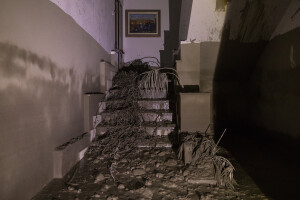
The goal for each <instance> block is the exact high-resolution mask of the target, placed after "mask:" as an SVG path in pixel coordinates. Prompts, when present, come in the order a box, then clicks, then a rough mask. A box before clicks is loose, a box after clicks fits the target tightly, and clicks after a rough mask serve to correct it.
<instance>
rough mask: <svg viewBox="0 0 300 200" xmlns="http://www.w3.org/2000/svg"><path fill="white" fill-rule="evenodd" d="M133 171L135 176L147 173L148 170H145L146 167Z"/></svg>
mask: <svg viewBox="0 0 300 200" xmlns="http://www.w3.org/2000/svg"><path fill="white" fill-rule="evenodd" d="M132 173H133V175H134V176H140V175H143V174H145V173H146V172H145V170H144V169H134V170H133V171H132Z"/></svg>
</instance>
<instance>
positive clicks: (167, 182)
mask: <svg viewBox="0 0 300 200" xmlns="http://www.w3.org/2000/svg"><path fill="white" fill-rule="evenodd" d="M162 185H163V186H165V187H167V188H177V184H175V183H172V182H169V181H164V182H163V184H162Z"/></svg>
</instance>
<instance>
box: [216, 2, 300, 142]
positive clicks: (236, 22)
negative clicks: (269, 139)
mask: <svg viewBox="0 0 300 200" xmlns="http://www.w3.org/2000/svg"><path fill="white" fill-rule="evenodd" d="M295 2H296V3H297V1H285V2H283V1H279V0H276V1H271V0H268V1H265V2H261V1H258V0H253V1H251V2H250V1H231V3H230V4H229V5H228V11H227V13H226V22H225V27H224V31H223V36H222V41H221V45H220V50H219V55H218V62H217V66H216V70H215V75H214V97H213V99H214V108H215V115H214V119H215V120H214V121H215V126H216V127H215V128H216V130H217V131H218V132H222V130H223V129H224V128H232V129H235V128H239V127H240V128H241V127H256V126H260V128H262V129H263V130H266V131H268V130H271V129H273V130H272V131H275V132H280V134H283V135H288V136H293V135H294V136H295V135H299V127H298V128H297V129H298V130H297V129H295V128H296V127H297V125H296V123H297V122H294V121H296V117H297V116H299V113H298V114H297V111H293V112H291V111H292V110H293V109H296V108H299V105H298V103H296V100H297V98H298V97H297V96H298V94H297V93H296V91H297V89H296V87H297V85H299V84H298V82H297V81H298V79H297V78H296V76H297V73H298V72H297V70H298V69H297V67H295V68H294V69H291V67H290V61H289V55H290V47H291V44H293V45H294V53H296V52H297V51H298V48H299V47H298V44H296V43H297V41H299V36H298V38H297V30H296V29H295V30H294V32H293V31H291V32H288V33H286V32H282V31H278V30H277V29H276V28H277V27H278V25H279V24H282V23H283V24H285V23H287V22H288V21H285V22H282V19H284V18H285V17H284V16H285V15H287V13H289V14H291V15H293V14H294V13H290V12H287V11H288V8H289V7H291V5H292V4H293V3H295ZM292 7H294V8H295V9H296V8H297V6H296V7H295V5H292ZM257 10H259V12H256V11H257ZM288 19H289V20H290V19H291V18H290V17H288ZM298 21H299V20H298ZM275 30H277V32H280V33H283V35H282V36H277V37H275V38H274V34H273V33H274V32H275ZM272 35H273V36H272ZM284 35H286V36H284ZM289 36H290V38H288V37H289ZM271 37H273V38H274V39H272V40H270V39H271ZM292 41H293V42H292ZM298 43H299V42H298ZM295 59H296V56H295ZM296 63H297V61H296ZM289 70H294V71H293V72H292V71H289ZM293 76H295V78H293ZM287 93H288V96H286V94H287ZM284 96H285V97H286V98H287V99H289V100H287V99H286V103H284V102H281V100H283V98H284ZM279 104H281V105H279ZM283 104H289V105H285V106H286V107H284V106H283ZM288 113H290V114H291V115H290V116H289V114H288ZM298 118H299V117H298ZM282 120H284V122H283V123H281V122H282ZM298 124H299V123H298ZM287 126H291V127H287ZM271 127H272V128H271ZM284 127H285V128H284ZM288 129H290V130H288ZM292 130H293V131H292ZM292 132H293V133H292Z"/></svg>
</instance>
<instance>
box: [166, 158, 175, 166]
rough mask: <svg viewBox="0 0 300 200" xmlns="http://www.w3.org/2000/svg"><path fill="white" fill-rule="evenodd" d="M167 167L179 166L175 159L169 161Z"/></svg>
mask: <svg viewBox="0 0 300 200" xmlns="http://www.w3.org/2000/svg"><path fill="white" fill-rule="evenodd" d="M165 165H167V166H170V167H172V166H176V165H177V160H175V159H168V160H167V162H166V163H165Z"/></svg>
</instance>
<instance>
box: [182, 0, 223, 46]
mask: <svg viewBox="0 0 300 200" xmlns="http://www.w3.org/2000/svg"><path fill="white" fill-rule="evenodd" d="M183 1H184V0H183ZM224 19H225V11H219V10H216V1H215V0H193V5H192V13H191V17H190V24H189V29H188V36H187V41H186V42H190V41H191V40H194V42H203V41H220V40H221V38H220V37H221V32H222V28H223V24H224Z"/></svg>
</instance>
